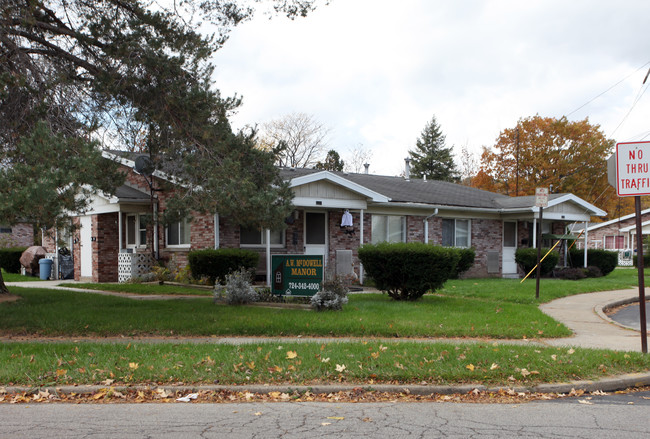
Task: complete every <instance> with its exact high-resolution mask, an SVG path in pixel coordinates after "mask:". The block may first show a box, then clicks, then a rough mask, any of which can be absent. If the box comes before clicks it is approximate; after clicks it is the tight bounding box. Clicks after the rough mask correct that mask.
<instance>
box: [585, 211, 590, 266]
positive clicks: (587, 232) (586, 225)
mask: <svg viewBox="0 0 650 439" xmlns="http://www.w3.org/2000/svg"><path fill="white" fill-rule="evenodd" d="M588 227H589V221H585V256H584V258H585V262H584V265H585V268H587V243H588V242H589V241H587V238H588V237H589V229H588Z"/></svg>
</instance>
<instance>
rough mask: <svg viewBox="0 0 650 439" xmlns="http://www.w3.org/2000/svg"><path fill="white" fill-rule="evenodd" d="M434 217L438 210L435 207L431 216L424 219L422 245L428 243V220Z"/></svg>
mask: <svg viewBox="0 0 650 439" xmlns="http://www.w3.org/2000/svg"><path fill="white" fill-rule="evenodd" d="M436 215H438V208H437V207H436V210H434V211H433V213H432V214H431V215H429V216H428V217H426V218H424V243H425V244H428V243H429V218H433V217H434V216H436Z"/></svg>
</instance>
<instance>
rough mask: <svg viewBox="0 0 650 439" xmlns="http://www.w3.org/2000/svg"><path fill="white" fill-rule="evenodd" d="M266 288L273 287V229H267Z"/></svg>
mask: <svg viewBox="0 0 650 439" xmlns="http://www.w3.org/2000/svg"><path fill="white" fill-rule="evenodd" d="M266 286H267V287H270V286H271V229H266Z"/></svg>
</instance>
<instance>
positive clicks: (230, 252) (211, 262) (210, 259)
mask: <svg viewBox="0 0 650 439" xmlns="http://www.w3.org/2000/svg"><path fill="white" fill-rule="evenodd" d="M259 258H260V256H259V254H258V253H256V252H254V251H252V250H244V249H239V248H222V249H218V250H211V249H207V250H196V251H191V252H190V253H189V254H188V256H187V260H188V262H189V266H190V270H191V271H192V277H194V278H195V279H200V278H202V277H207V278H208V279H209V280H210V282H211V283H214V282H216V281H217V280H219V281H222V280H224V279H225V278H226V275H227V274H228V273H231V272H233V271H237V270H239V269H241V268H244V269H246V270H251V271H252V270H255V268H257V262H258V261H259Z"/></svg>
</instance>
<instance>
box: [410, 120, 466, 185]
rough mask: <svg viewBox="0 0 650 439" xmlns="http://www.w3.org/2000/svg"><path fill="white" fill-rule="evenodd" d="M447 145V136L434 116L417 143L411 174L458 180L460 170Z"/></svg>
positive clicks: (412, 154)
mask: <svg viewBox="0 0 650 439" xmlns="http://www.w3.org/2000/svg"><path fill="white" fill-rule="evenodd" d="M451 150H452V148H451V147H449V148H447V147H446V146H445V136H444V135H443V134H442V131H441V129H440V125H438V122H437V121H436V117H435V116H433V117H432V118H431V121H430V122H429V123H427V125H426V126H425V127H424V130H422V133H421V134H420V137H419V138H418V139H417V141H416V143H415V150H413V151H409V155H410V156H411V175H412V176H413V177H419V178H423V177H426V178H427V179H431V180H443V181H453V182H455V181H458V171H457V170H456V164H455V163H454V158H453V156H452V153H451Z"/></svg>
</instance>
